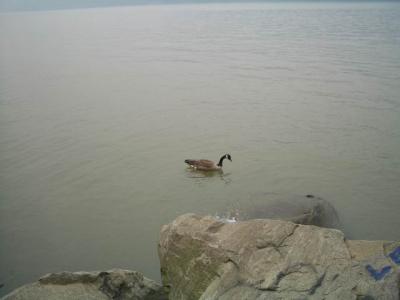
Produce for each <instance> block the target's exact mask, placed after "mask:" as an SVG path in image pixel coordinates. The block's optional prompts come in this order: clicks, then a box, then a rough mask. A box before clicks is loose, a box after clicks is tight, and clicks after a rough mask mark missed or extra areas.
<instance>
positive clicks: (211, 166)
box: [185, 154, 232, 171]
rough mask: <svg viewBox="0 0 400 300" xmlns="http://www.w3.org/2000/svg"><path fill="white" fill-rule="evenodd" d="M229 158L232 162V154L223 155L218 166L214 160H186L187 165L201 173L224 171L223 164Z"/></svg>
mask: <svg viewBox="0 0 400 300" xmlns="http://www.w3.org/2000/svg"><path fill="white" fill-rule="evenodd" d="M225 158H227V159H229V160H230V161H232V157H231V155H230V154H225V155H223V156H222V157H221V158H220V159H219V162H218V164H216V163H215V162H213V161H212V160H208V159H199V160H196V159H185V163H187V164H188V165H189V166H190V167H191V168H194V169H195V170H200V171H218V170H222V163H223V161H224V159H225Z"/></svg>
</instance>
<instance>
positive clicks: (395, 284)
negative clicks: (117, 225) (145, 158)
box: [159, 214, 400, 300]
mask: <svg viewBox="0 0 400 300" xmlns="http://www.w3.org/2000/svg"><path fill="white" fill-rule="evenodd" d="M159 256H160V262H161V273H162V274H161V275H162V281H163V284H164V285H165V286H166V287H168V288H169V299H182V300H183V299H208V300H212V299H220V300H235V299H238V300H239V299H247V300H252V299H258V300H261V299H355V300H356V299H399V282H400V281H399V279H400V271H399V264H400V243H399V242H385V241H348V240H346V239H345V238H344V236H343V233H342V232H341V231H339V230H335V229H327V228H320V227H316V226H309V225H298V224H294V223H292V222H287V221H282V220H269V219H256V220H249V221H242V222H236V223H226V222H221V221H219V220H217V219H215V218H213V217H200V216H197V215H193V214H187V215H183V216H180V217H178V218H177V219H176V220H175V221H173V222H172V223H170V224H168V225H165V226H163V228H162V230H161V238H160V243H159Z"/></svg>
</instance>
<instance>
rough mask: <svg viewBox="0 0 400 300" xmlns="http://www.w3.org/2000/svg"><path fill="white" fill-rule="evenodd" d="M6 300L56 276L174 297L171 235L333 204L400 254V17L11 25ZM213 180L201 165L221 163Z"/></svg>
mask: <svg viewBox="0 0 400 300" xmlns="http://www.w3.org/2000/svg"><path fill="white" fill-rule="evenodd" d="M0 43H1V44H0V46H1V52H0V53H1V54H0V55H1V56H0V144H1V147H0V169H1V175H0V176H1V177H0V185H1V188H0V193H1V194H0V214H1V215H0V240H1V244H0V266H1V267H0V283H4V285H5V286H4V287H3V288H2V289H1V290H0V291H1V294H4V293H6V292H7V291H10V290H11V289H13V288H15V287H16V286H18V285H20V284H24V283H27V282H30V281H33V280H35V279H37V278H38V277H39V276H40V275H43V274H45V273H47V272H54V271H61V270H71V271H77V270H105V269H109V268H112V267H121V268H127V269H134V270H138V271H142V272H143V273H144V274H145V275H146V276H148V277H151V278H154V279H157V280H158V279H159V270H158V269H159V265H158V259H157V252H156V251H157V250H156V246H157V241H158V233H159V229H160V226H161V225H162V224H166V223H168V222H169V221H171V220H172V219H173V218H175V217H176V216H177V215H179V214H182V213H186V212H196V213H201V214H205V213H211V214H215V213H216V212H224V211H227V210H230V209H232V208H233V207H237V206H238V205H239V206H246V205H251V203H254V201H259V200H260V199H261V200H264V199H265V201H267V200H268V199H270V198H272V197H274V195H279V196H283V197H284V196H285V195H288V196H289V195H293V194H299V195H304V194H316V195H319V196H321V197H324V198H325V199H327V200H329V201H330V202H331V203H332V204H333V205H334V206H335V207H336V209H337V210H338V214H339V216H340V218H341V220H342V223H343V228H344V231H345V233H346V235H347V236H348V237H351V238H357V239H387V240H399V239H400V233H399V230H398V228H399V227H400V218H399V210H400V202H399V195H400V184H399V182H400V131H399V129H400V98H399V94H400V86H399V82H400V4H398V3H378V2H376V3H368V4H367V3H350V4H349V3H347V4H345V3H326V4H318V3H312V4H310V3H308V4H307V3H296V4H294V3H284V4H279V3H270V4H268V3H264V4H212V5H211V4H209V5H170V6H168V5H166V6H137V7H116V8H102V9H87V10H64V11H44V12H26V13H7V14H2V15H0ZM227 152H228V153H230V154H231V155H232V158H233V162H232V163H230V162H229V161H227V162H226V163H225V165H224V169H225V170H224V173H223V174H216V175H215V176H203V175H202V174H198V173H193V172H191V171H189V170H187V169H186V167H185V165H184V163H183V160H184V159H186V158H209V159H214V160H217V159H218V158H219V157H220V156H221V155H222V154H225V153H227Z"/></svg>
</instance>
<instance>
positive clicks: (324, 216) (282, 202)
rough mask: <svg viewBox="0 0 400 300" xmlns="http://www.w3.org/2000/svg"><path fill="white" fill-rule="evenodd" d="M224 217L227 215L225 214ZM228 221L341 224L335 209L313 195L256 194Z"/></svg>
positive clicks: (234, 212) (329, 226) (323, 225)
mask: <svg viewBox="0 0 400 300" xmlns="http://www.w3.org/2000/svg"><path fill="white" fill-rule="evenodd" d="M223 215H224V214H223ZM228 218H231V219H232V218H234V219H236V220H239V221H243V220H251V219H279V220H285V221H291V222H293V223H296V224H303V225H316V226H321V227H327V228H339V227H340V222H339V217H338V214H337V212H336V210H335V208H334V207H333V206H332V204H330V203H329V202H328V201H326V200H325V199H323V198H321V197H318V196H314V195H311V194H309V195H304V196H302V195H293V196H290V197H283V196H277V195H256V196H255V197H253V199H251V201H249V203H246V205H241V206H240V207H236V208H235V209H233V210H232V211H231V212H230V213H229V214H228Z"/></svg>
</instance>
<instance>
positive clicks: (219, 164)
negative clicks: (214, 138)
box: [217, 155, 226, 167]
mask: <svg viewBox="0 0 400 300" xmlns="http://www.w3.org/2000/svg"><path fill="white" fill-rule="evenodd" d="M225 158H226V156H225V155H224V156H222V157H221V158H220V159H219V163H218V165H217V166H219V167H222V162H223V161H224V159H225Z"/></svg>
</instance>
